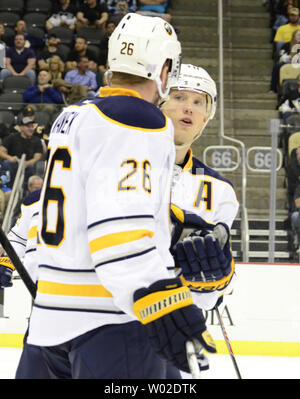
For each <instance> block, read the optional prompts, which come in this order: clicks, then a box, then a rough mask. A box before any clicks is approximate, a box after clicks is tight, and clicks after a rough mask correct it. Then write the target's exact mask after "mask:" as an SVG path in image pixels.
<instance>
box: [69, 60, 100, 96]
mask: <svg viewBox="0 0 300 399" xmlns="http://www.w3.org/2000/svg"><path fill="white" fill-rule="evenodd" d="M88 67H89V59H88V58H87V57H85V56H83V57H80V59H79V62H78V64H77V68H76V69H74V70H72V71H68V72H67V73H66V75H65V78H64V79H65V80H66V81H67V82H69V83H72V84H81V85H83V86H86V87H87V88H88V96H94V95H95V94H96V90H97V88H98V87H97V81H96V75H95V74H94V72H92V71H89V70H88Z"/></svg>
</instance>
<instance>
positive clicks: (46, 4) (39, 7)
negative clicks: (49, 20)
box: [26, 0, 52, 14]
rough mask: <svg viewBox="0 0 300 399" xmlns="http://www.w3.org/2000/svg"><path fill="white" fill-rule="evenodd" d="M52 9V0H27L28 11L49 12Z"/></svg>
mask: <svg viewBox="0 0 300 399" xmlns="http://www.w3.org/2000/svg"><path fill="white" fill-rule="evenodd" d="M51 9H52V2H51V1H50V0H27V5H26V13H29V12H42V13H44V14H49V12H50V11H51Z"/></svg>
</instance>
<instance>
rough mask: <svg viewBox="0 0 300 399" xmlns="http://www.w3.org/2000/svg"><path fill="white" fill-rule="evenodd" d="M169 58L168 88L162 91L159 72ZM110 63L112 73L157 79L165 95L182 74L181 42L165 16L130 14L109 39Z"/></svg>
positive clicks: (159, 87) (158, 85) (162, 94)
mask: <svg viewBox="0 0 300 399" xmlns="http://www.w3.org/2000/svg"><path fill="white" fill-rule="evenodd" d="M168 59H170V60H171V67H170V71H169V76H168V83H167V87H166V90H165V92H162V87H161V80H160V74H161V71H162V67H163V65H164V63H165V62H166V60H168ZM108 65H109V70H110V71H112V72H114V71H115V72H124V73H128V74H132V75H137V76H141V77H144V78H147V79H150V80H155V81H156V83H157V87H158V91H159V95H160V96H161V97H162V98H165V97H166V96H167V95H168V93H169V90H170V85H171V84H172V82H173V81H176V80H177V79H178V76H179V71H180V65H181V45H180V42H179V41H178V39H177V35H176V33H175V31H174V28H173V27H172V26H171V25H170V24H169V23H168V22H166V21H164V20H163V19H162V18H159V17H145V16H142V15H139V14H135V13H128V14H126V15H125V16H124V17H123V18H122V20H121V21H120V22H119V24H118V25H117V27H116V28H115V30H114V32H113V33H112V35H111V36H110V38H109V43H108Z"/></svg>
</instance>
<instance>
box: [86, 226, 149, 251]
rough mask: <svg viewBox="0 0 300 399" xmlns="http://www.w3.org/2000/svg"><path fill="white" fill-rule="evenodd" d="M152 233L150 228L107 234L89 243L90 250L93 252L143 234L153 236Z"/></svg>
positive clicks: (138, 237)
mask: <svg viewBox="0 0 300 399" xmlns="http://www.w3.org/2000/svg"><path fill="white" fill-rule="evenodd" d="M153 234H154V233H153V232H152V231H150V230H132V231H124V232H122V233H112V234H107V235H106V236H103V237H100V238H96V239H95V240H93V241H91V242H90V243H89V247H90V252H91V253H92V254H93V253H94V252H97V251H100V250H101V249H105V248H110V247H113V246H115V245H120V244H125V243H127V242H131V241H136V240H139V239H141V238H143V237H145V236H149V237H153Z"/></svg>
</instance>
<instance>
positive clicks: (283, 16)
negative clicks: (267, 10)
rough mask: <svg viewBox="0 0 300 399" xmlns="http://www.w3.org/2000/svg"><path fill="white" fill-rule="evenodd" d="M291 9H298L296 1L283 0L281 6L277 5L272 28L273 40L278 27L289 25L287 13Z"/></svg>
mask: <svg viewBox="0 0 300 399" xmlns="http://www.w3.org/2000/svg"><path fill="white" fill-rule="evenodd" d="M292 8H299V4H298V0H283V1H282V2H281V4H278V6H277V16H276V19H275V22H274V24H273V26H272V29H273V38H274V36H275V34H276V32H277V30H278V28H279V27H280V26H282V25H286V24H288V23H289V11H290V10H291V9H292Z"/></svg>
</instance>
